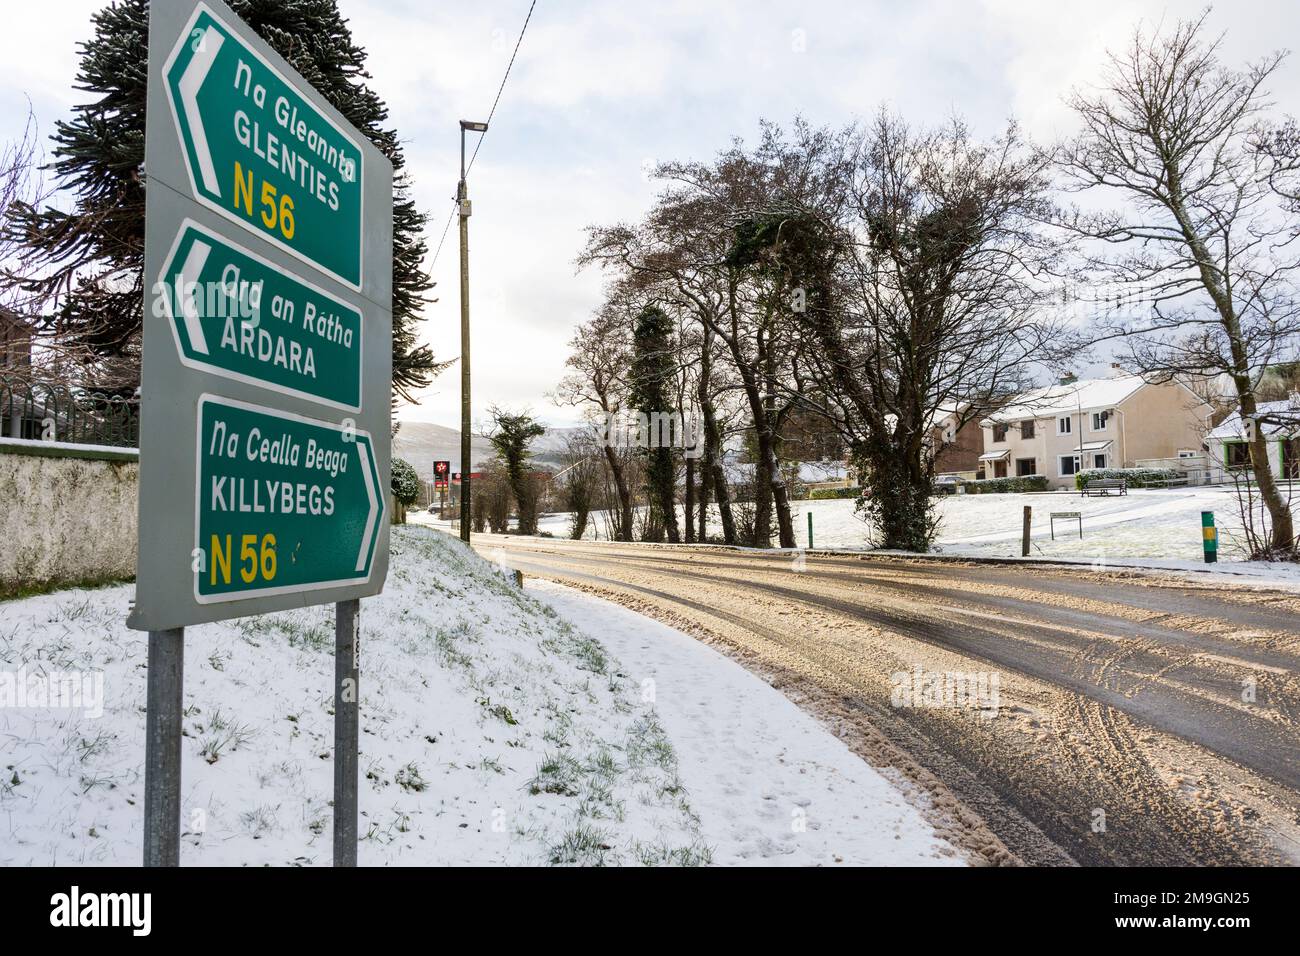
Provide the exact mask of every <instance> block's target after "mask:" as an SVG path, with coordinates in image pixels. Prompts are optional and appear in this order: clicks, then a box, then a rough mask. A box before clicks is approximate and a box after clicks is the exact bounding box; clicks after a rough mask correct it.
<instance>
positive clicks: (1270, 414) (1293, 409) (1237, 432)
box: [1207, 401, 1300, 441]
mask: <svg viewBox="0 0 1300 956" xmlns="http://www.w3.org/2000/svg"><path fill="white" fill-rule="evenodd" d="M1256 414H1257V415H1259V416H1260V417H1261V418H1264V419H1266V420H1265V421H1264V424H1263V426H1262V427H1263V429H1264V434H1265V435H1267V436H1270V437H1271V436H1275V435H1278V436H1282V435H1284V436H1287V437H1290V436H1291V435H1293V434H1295V433H1296V432H1300V401H1282V402H1260V403H1259V404H1258V406H1256ZM1269 418H1273V419H1282V421H1267V419H1269ZM1207 437H1208V438H1210V439H1211V440H1216V439H1217V440H1218V441H1240V440H1242V439H1244V438H1245V437H1246V431H1245V428H1244V427H1243V426H1242V421H1241V412H1240V411H1236V412H1233V413H1232V414H1231V415H1229V416H1228V417H1227V418H1225V419H1224V420H1223V421H1222V422H1221V423H1220V424H1219V426H1218V427H1217V428H1215V429H1214V430H1213V431H1212V432H1210V434H1209V435H1208V436H1207Z"/></svg>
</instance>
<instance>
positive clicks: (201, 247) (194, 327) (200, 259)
mask: <svg viewBox="0 0 1300 956" xmlns="http://www.w3.org/2000/svg"><path fill="white" fill-rule="evenodd" d="M211 253H212V247H211V246H210V245H208V244H207V243H206V242H200V241H199V240H198V239H195V240H194V244H193V245H191V246H190V251H189V253H188V254H187V255H186V256H185V264H184V265H182V266H181V271H180V273H179V274H177V275H175V276H173V277H172V281H173V282H174V283H175V286H174V287H173V292H174V293H175V294H176V295H179V296H180V298H181V318H183V319H184V320H185V335H186V337H187V338H188V339H189V340H190V346H191V347H192V348H193V349H194V351H196V352H198V353H199V354H200V355H207V354H208V340H207V338H206V337H204V335H203V323H202V322H201V321H200V320H199V307H198V306H197V305H196V304H195V302H194V297H195V296H196V295H198V294H199V288H198V277H199V276H201V275H203V267H204V266H205V265H207V262H208V256H209V255H210V254H211ZM187 276H193V277H194V279H193V280H191V279H188V278H186V277H187ZM163 304H164V305H165V306H166V308H167V318H168V319H170V320H172V322H173V323H175V320H176V316H175V313H173V311H172V297H171V296H170V295H168V296H164V297H163Z"/></svg>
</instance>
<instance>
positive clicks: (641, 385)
mask: <svg viewBox="0 0 1300 956" xmlns="http://www.w3.org/2000/svg"><path fill="white" fill-rule="evenodd" d="M672 331H673V326H672V320H670V319H669V318H668V316H667V315H666V314H665V313H664V311H663V309H660V308H659V307H657V306H653V305H651V306H647V307H646V308H644V309H642V310H641V314H640V315H638V316H637V319H636V327H635V329H634V331H633V333H632V394H631V399H630V402H629V404H630V405H631V406H632V408H634V409H636V410H637V411H638V412H640V413H641V414H642V415H644V416H646V419H647V421H648V422H649V423H650V433H651V434H652V435H655V436H656V437H658V438H660V439H668V438H670V437H672V436H669V435H667V434H659V433H658V431H657V429H656V423H657V422H658V421H661V419H660V417H659V416H662V415H663V414H664V413H666V412H669V410H670V409H671V408H672V406H673V404H674V403H673V402H672V401H671V400H670V395H669V391H668V388H669V383H670V382H672V380H673V373H674V371H675V369H676V362H677V360H676V358H674V352H673V342H672ZM650 444H651V446H652V447H650V448H648V449H647V450H646V493H647V495H648V497H649V499H650V521H649V523H648V526H647V528H648V531H649V537H652V538H654V539H656V540H662V539H663V535H664V534H665V533H667V535H668V540H669V541H671V542H672V543H673V544H677V543H678V542H680V541H681V535H680V532H679V531H678V528H677V487H676V486H677V481H676V466H675V465H674V463H673V451H672V448H671V447H670V446H669V447H663V442H662V441H660V442H657V443H656V442H651V443H650ZM656 444H658V445H659V446H660V447H653V446H654V445H656Z"/></svg>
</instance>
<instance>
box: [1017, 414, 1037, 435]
mask: <svg viewBox="0 0 1300 956" xmlns="http://www.w3.org/2000/svg"><path fill="white" fill-rule="evenodd" d="M1020 437H1021V438H1033V437H1034V420H1033V419H1032V418H1031V419H1029V420H1028V421H1025V422H1021V423H1020Z"/></svg>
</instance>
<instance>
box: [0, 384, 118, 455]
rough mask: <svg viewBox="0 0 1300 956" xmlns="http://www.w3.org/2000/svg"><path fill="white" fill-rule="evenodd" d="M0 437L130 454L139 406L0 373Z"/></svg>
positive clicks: (108, 395) (100, 395)
mask: <svg viewBox="0 0 1300 956" xmlns="http://www.w3.org/2000/svg"><path fill="white" fill-rule="evenodd" d="M0 437H5V438H22V439H27V440H30V441H48V442H72V443H76V444H81V445H106V446H110V447H114V448H136V447H138V446H139V444H140V400H139V399H138V398H137V397H135V396H121V395H111V394H105V393H103V392H95V391H90V390H88V389H84V388H80V387H78V386H75V385H64V384H60V383H56V382H46V381H41V380H29V379H26V378H21V377H18V376H15V375H6V374H4V373H0Z"/></svg>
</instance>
